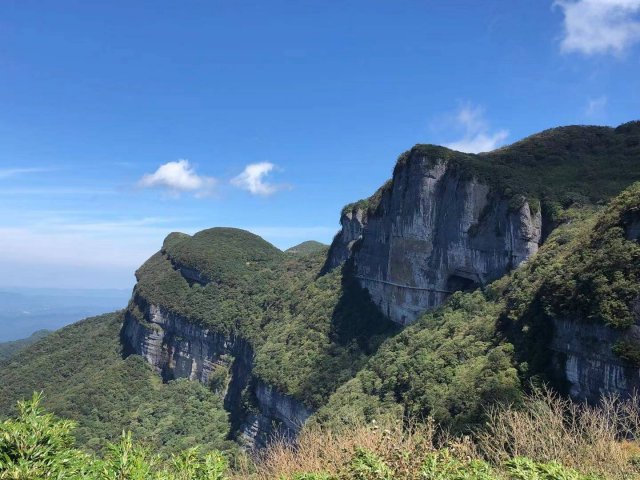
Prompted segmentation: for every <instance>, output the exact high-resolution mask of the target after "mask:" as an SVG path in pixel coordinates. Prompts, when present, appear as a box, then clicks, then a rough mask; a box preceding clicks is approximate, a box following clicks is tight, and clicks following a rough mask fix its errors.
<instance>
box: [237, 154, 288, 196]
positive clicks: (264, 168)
mask: <svg viewBox="0 0 640 480" xmlns="http://www.w3.org/2000/svg"><path fill="white" fill-rule="evenodd" d="M274 168H275V165H274V164H273V163H269V162H260V163H252V164H250V165H247V166H246V167H245V169H244V170H243V172H242V173H241V174H240V175H238V176H237V177H234V178H232V179H231V184H232V185H234V186H236V187H238V188H242V189H244V190H247V191H249V192H250V193H251V194H252V195H262V196H268V195H271V194H273V193H275V192H277V191H278V190H282V188H283V187H284V186H283V185H275V184H273V183H269V182H267V181H265V179H266V177H267V176H268V175H269V174H270V173H271V171H273V169H274Z"/></svg>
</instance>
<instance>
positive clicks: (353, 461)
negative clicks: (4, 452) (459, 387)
mask: <svg viewBox="0 0 640 480" xmlns="http://www.w3.org/2000/svg"><path fill="white" fill-rule="evenodd" d="M639 405H640V404H639V403H638V399H637V398H634V399H629V400H626V401H622V400H619V399H616V398H613V397H609V398H605V399H604V400H603V403H602V405H601V406H597V407H596V406H588V405H586V404H574V403H571V402H570V401H568V400H565V399H562V398H561V397H559V396H557V395H556V394H554V393H553V392H551V391H550V390H544V389H543V390H538V391H536V392H535V393H534V394H533V395H532V396H530V397H527V398H526V399H525V401H524V402H523V404H522V405H521V406H520V407H518V408H515V407H512V406H508V405H507V406H502V407H496V408H493V409H491V410H490V412H488V417H487V418H488V420H487V423H486V424H485V426H483V428H481V429H479V430H476V431H474V432H473V433H472V434H470V435H466V436H462V437H459V436H452V435H451V434H450V433H449V432H447V431H446V430H442V429H439V428H437V427H436V425H435V423H434V422H433V421H426V422H423V423H415V422H414V423H410V424H409V425H406V424H404V425H403V424H402V423H400V422H382V423H369V424H360V425H357V426H351V427H350V428H348V429H345V430H340V431H332V430H329V429H326V428H322V427H318V426H316V427H311V428H309V429H307V430H305V431H304V432H303V433H302V434H301V436H300V437H299V438H298V440H297V441H296V443H294V444H292V443H290V442H288V441H286V440H285V439H276V440H275V441H274V442H273V443H272V444H271V445H270V446H269V447H268V448H267V450H266V451H265V452H264V453H263V454H262V455H261V456H260V457H259V459H258V460H257V461H256V462H255V463H250V464H247V465H245V466H244V467H243V468H241V469H240V471H238V472H236V473H235V475H234V476H233V478H234V479H237V480H239V479H255V480H272V479H297V478H300V479H303V478H309V479H321V478H327V479H351V478H363V479H376V478H389V479H398V480H400V479H402V480H405V479H406V480H413V479H440V480H455V479H467V478H468V479H487V480H490V479H505V480H507V479H520V478H521V479H529V480H535V479H558V480H561V479H585V480H586V479H596V478H601V479H611V480H617V479H621V480H622V479H625V480H626V479H630V478H636V477H637V476H638V475H640V444H638V442H637V440H638V438H639V437H638V436H639V435H640V407H639ZM363 457H365V458H363ZM367 462H368V464H369V466H370V467H371V466H372V465H373V466H377V475H379V476H376V473H374V471H375V470H376V469H375V468H370V470H369V473H368V474H369V476H361V477H358V476H357V474H358V471H357V469H358V468H361V469H362V466H363V465H362V464H363V463H365V464H366V463H367ZM303 474H306V475H307V477H305V476H303ZM313 475H315V476H313Z"/></svg>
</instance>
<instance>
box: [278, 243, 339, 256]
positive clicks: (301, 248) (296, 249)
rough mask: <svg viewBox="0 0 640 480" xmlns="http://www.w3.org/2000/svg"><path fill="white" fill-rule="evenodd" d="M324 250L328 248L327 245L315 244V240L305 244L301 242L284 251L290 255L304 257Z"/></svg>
mask: <svg viewBox="0 0 640 480" xmlns="http://www.w3.org/2000/svg"><path fill="white" fill-rule="evenodd" d="M325 248H329V245H325V244H324V243H320V242H316V241H315V240H307V241H306V242H302V243H300V244H298V245H295V246H293V247H291V248H288V249H287V250H285V253H292V254H296V255H306V254H308V253H317V252H320V251H322V250H323V249H325Z"/></svg>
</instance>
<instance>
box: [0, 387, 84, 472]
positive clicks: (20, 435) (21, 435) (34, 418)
mask: <svg viewBox="0 0 640 480" xmlns="http://www.w3.org/2000/svg"><path fill="white" fill-rule="evenodd" d="M40 402H41V396H40V395H38V394H34V395H33V397H32V400H31V401H30V402H25V401H21V402H19V403H18V411H19V417H18V418H17V419H15V420H6V421H4V422H2V423H1V424H0V479H18V480H30V479H39V478H59V479H75V478H88V477H86V475H87V474H88V473H89V472H90V470H91V468H90V467H89V468H87V466H86V464H87V463H88V462H87V460H88V459H89V457H88V456H87V455H85V454H83V453H82V452H80V451H77V450H74V449H73V448H72V447H73V443H74V438H73V435H72V433H71V432H72V430H73V426H74V424H73V422H71V421H69V420H60V419H58V418H56V417H55V416H53V415H52V414H48V413H44V412H43V410H42V409H41V408H40Z"/></svg>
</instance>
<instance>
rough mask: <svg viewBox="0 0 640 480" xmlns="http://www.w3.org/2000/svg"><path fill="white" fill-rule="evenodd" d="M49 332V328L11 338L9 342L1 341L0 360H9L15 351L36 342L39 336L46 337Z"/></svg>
mask: <svg viewBox="0 0 640 480" xmlns="http://www.w3.org/2000/svg"><path fill="white" fill-rule="evenodd" d="M50 333H51V331H50V330H38V331H37V332H34V333H32V334H31V335H30V336H28V337H27V338H22V339H20V340H13V341H11V342H2V343H0V362H3V361H6V360H9V359H10V358H11V357H13V356H14V355H15V354H16V353H18V352H19V351H20V350H22V349H23V348H26V347H28V346H29V345H31V344H32V343H35V342H37V341H38V340H40V339H41V338H44V337H46V336H47V335H49V334H50Z"/></svg>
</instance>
